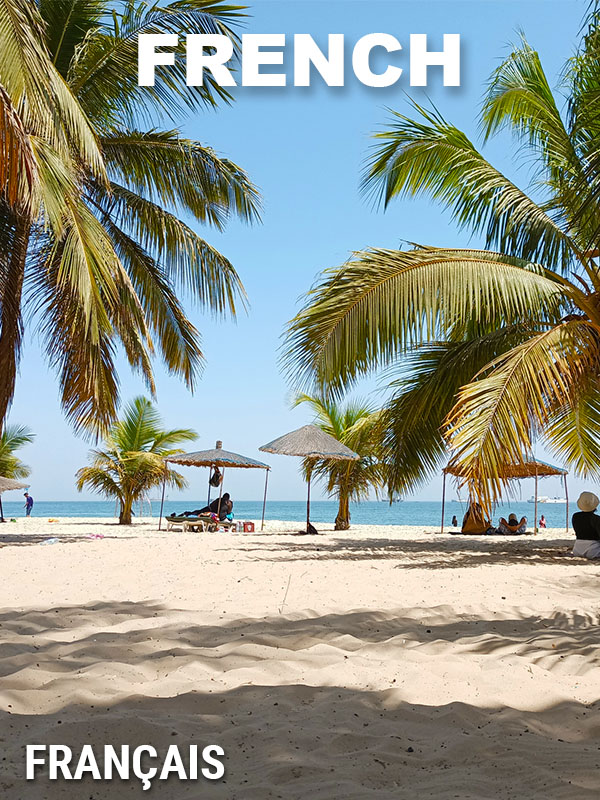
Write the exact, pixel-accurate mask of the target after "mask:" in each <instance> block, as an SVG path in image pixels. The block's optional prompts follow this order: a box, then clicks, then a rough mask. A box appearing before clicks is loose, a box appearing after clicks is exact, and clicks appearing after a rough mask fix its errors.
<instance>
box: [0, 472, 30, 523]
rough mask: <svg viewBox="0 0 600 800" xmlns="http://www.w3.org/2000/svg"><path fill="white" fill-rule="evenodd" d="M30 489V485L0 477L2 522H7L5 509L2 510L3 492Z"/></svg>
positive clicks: (0, 512)
mask: <svg viewBox="0 0 600 800" xmlns="http://www.w3.org/2000/svg"><path fill="white" fill-rule="evenodd" d="M28 487H29V484H28V483H21V482H20V481H15V480H13V478H5V477H4V476H2V475H0V522H6V520H5V519H4V509H3V508H2V497H1V495H2V492H10V491H11V490H12V489H27V488H28Z"/></svg>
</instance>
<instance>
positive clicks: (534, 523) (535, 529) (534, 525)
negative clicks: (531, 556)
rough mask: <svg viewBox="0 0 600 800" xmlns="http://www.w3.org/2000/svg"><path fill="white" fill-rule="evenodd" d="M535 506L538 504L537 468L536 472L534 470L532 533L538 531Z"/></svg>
mask: <svg viewBox="0 0 600 800" xmlns="http://www.w3.org/2000/svg"><path fill="white" fill-rule="evenodd" d="M537 506H538V474H537V470H536V472H535V503H534V506H533V516H534V520H533V532H534V533H537V532H538V507H537Z"/></svg>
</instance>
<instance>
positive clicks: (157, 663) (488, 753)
mask: <svg viewBox="0 0 600 800" xmlns="http://www.w3.org/2000/svg"><path fill="white" fill-rule="evenodd" d="M166 614H168V615H169V621H168V622H166V621H165V620H164V616H165V615H166ZM193 617H194V612H191V611H185V610H180V611H177V610H172V609H167V608H165V607H164V606H162V605H161V604H159V603H156V602H140V603H133V602H120V603H118V602H115V603H92V604H88V605H86V606H84V607H77V606H64V607H59V608H45V609H33V610H26V611H12V610H4V611H3V612H2V613H1V614H0V627H1V629H2V631H3V637H2V639H3V641H2V645H1V646H0V676H1V677H0V687H1V691H0V707H1V710H0V724H1V726H2V727H1V728H0V730H1V731H2V733H1V734H0V735H1V737H2V739H3V751H4V752H3V753H2V758H3V759H4V760H3V761H2V762H1V767H2V768H1V770H0V794H1V796H2V798H3V800H24V798H27V800H55V799H56V800H58V798H65V800H67V799H68V800H71V798H72V800H75V799H76V800H88V798H92V800H121V798H123V797H131V798H137V797H140V798H143V797H159V798H160V799H161V800H180V799H183V798H190V800H192V798H193V799H194V800H195V799H196V798H197V799H198V800H200V798H204V797H215V798H219V799H221V798H223V800H225V798H226V799H227V800H265V799H266V798H285V799H286V800H287V799H288V798H289V799H290V800H296V799H298V800H300V798H302V800H305V798H307V797H309V796H310V797H311V798H314V800H338V799H339V800H341V799H342V798H344V800H346V799H347V798H349V799H351V800H363V799H364V798H366V797H375V798H390V799H391V798H395V799H397V798H399V799H400V800H404V798H406V800H408V798H411V800H412V799H413V798H415V797H419V798H421V797H433V798H439V800H442V798H443V800H446V798H453V797H459V798H461V800H462V799H463V798H471V799H472V800H489V798H492V797H494V798H500V797H502V798H509V797H523V798H528V799H529V798H532V799H533V798H542V797H543V798H550V800H552V799H553V798H556V800H559V798H577V800H588V798H589V799H590V800H591V798H596V797H597V796H598V790H599V789H600V771H599V768H598V765H599V762H600V749H599V748H598V741H597V737H598V730H599V728H598V715H599V712H600V703H598V701H597V696H596V697H595V698H594V702H587V703H583V702H575V701H572V700H569V701H564V702H559V703H554V704H552V705H548V704H546V707H544V708H543V709H542V710H540V711H536V712H531V711H523V710H520V709H518V708H513V707H510V706H507V705H498V704H490V703H489V702H484V701H482V702H481V703H475V702H464V701H462V700H460V699H457V700H451V701H449V702H441V703H440V702H439V701H436V700H435V696H434V697H432V700H431V702H430V703H429V702H427V703H424V702H420V703H412V702H410V699H409V698H410V697H411V696H413V697H414V696H415V695H414V689H415V686H414V685H412V684H410V682H409V684H406V685H405V684H401V682H400V680H398V683H396V678H392V677H391V676H392V675H396V674H401V673H402V670H405V669H409V670H410V669H412V668H413V666H414V670H415V671H414V672H410V671H409V672H407V673H406V674H408V675H411V674H414V676H415V680H416V679H417V678H416V676H417V675H418V674H419V672H418V670H419V669H422V670H423V671H422V680H424V681H426V680H427V676H428V674H429V673H430V671H431V669H434V670H435V668H436V667H435V666H434V664H435V665H439V663H440V656H443V655H444V654H445V653H447V655H448V658H449V659H450V661H449V662H448V663H449V668H450V666H451V664H452V663H456V662H457V657H458V656H461V657H462V658H463V661H462V662H460V663H463V664H466V663H467V661H466V660H464V659H476V660H477V661H478V663H480V662H481V660H482V659H483V660H484V661H485V663H489V664H490V665H491V666H496V665H497V664H498V663H499V661H498V660H499V659H502V658H505V657H507V658H509V664H510V666H511V669H513V670H514V675H515V680H516V679H517V678H518V677H519V676H521V675H522V671H523V668H524V666H525V665H533V666H534V667H535V668H536V669H538V670H540V672H539V673H536V676H535V678H534V677H533V675H532V680H534V681H535V682H539V681H540V680H541V678H542V677H543V674H542V672H541V671H542V670H543V671H544V673H547V672H550V673H552V672H554V671H556V674H557V675H558V676H560V675H562V674H564V672H565V671H567V672H569V670H570V671H571V672H572V674H573V677H574V679H575V675H576V674H577V675H578V674H581V669H582V666H581V665H582V663H583V662H584V661H585V662H586V663H587V664H588V666H589V669H593V668H595V667H597V658H596V656H595V653H596V652H597V649H598V644H599V640H600V615H598V614H594V613H588V614H582V613H580V612H575V611H574V612H571V613H566V612H560V613H559V612H557V613H554V614H552V615H551V616H549V617H541V616H531V615H526V616H519V615H518V614H515V613H514V611H513V612H512V614H510V613H507V615H506V616H504V617H500V618H499V617H497V616H494V617H491V618H489V619H486V618H481V617H476V616H474V615H469V616H465V615H458V614H455V613H454V612H453V611H452V609H449V608H447V607H439V608H433V609H422V608H407V609H398V610H395V611H385V612H384V611H372V610H362V611H361V610H358V611H352V612H349V613H330V614H324V615H310V614H303V615H298V614H295V615H293V616H289V617H287V616H285V615H277V616H270V617H265V618H260V619H248V618H237V619H229V620H220V621H219V622H218V623H217V624H214V625H202V624H196V623H194V622H192V621H191V620H193ZM431 656H437V659H435V660H434V659H432V658H431ZM441 660H442V662H443V658H442V659H441ZM430 664H431V667H430V666H429V665H430ZM573 664H576V665H577V667H576V668H574V667H573ZM308 665H310V667H311V669H312V671H310V670H308ZM301 668H302V669H304V670H305V671H304V672H303V671H302V669H301ZM340 669H343V675H344V684H345V685H341V683H342V682H341V680H340V678H339V677H338V679H337V680H335V679H332V676H335V674H336V672H338V671H339V670H340ZM370 670H376V675H374V682H376V683H377V685H378V688H377V689H373V688H368V680H367V679H365V677H364V676H365V675H367V676H368V675H369V674H370V672H369V671H370ZM355 671H356V672H355ZM338 675H339V672H338ZM383 675H389V676H390V677H389V680H388V679H385V680H383V679H382V676H383ZM540 676H541V677H540ZM519 679H521V678H520V677H519ZM352 683H354V684H355V685H354V686H352V685H349V684H352ZM382 686H383V688H382ZM29 743H36V744H40V743H42V744H67V745H69V746H71V747H73V749H74V750H75V751H76V752H78V751H79V748H80V747H81V745H82V744H83V743H90V744H93V745H94V746H95V747H97V748H98V750H99V752H101V747H102V745H104V744H108V743H110V744H113V745H116V746H118V745H120V744H125V743H126V744H130V745H131V746H132V747H135V746H137V745H140V744H151V745H154V746H156V747H157V748H158V749H159V751H160V752H162V753H163V754H164V752H165V751H166V748H167V747H168V745H170V744H175V743H176V744H178V745H179V746H180V747H182V748H186V747H187V746H188V745H189V744H191V743H195V744H198V745H200V746H204V745H206V744H213V743H214V744H220V745H221V746H222V747H223V748H224V749H225V752H226V754H227V759H226V770H227V771H226V776H225V780H224V781H222V782H214V783H212V782H211V783H209V782H206V781H200V782H199V783H182V782H180V781H178V780H176V779H171V780H169V781H167V782H164V781H155V782H154V783H153V786H152V789H151V790H149V791H146V792H143V791H142V788H141V785H140V783H139V781H138V780H135V779H134V780H132V781H130V782H127V783H122V782H121V781H120V780H114V781H113V782H112V783H107V784H104V783H100V782H95V781H92V780H91V779H90V778H89V777H88V778H86V779H84V780H83V781H81V782H66V783H64V784H63V783H56V782H49V781H48V780H47V779H46V778H45V777H44V776H43V775H42V776H40V778H38V779H37V780H36V781H35V782H25V780H24V779H23V774H24V746H25V744H29Z"/></svg>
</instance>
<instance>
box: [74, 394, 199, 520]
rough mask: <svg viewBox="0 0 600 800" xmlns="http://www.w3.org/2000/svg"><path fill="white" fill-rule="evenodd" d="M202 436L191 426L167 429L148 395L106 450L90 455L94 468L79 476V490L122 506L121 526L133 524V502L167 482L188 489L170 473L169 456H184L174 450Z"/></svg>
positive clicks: (131, 409)
mask: <svg viewBox="0 0 600 800" xmlns="http://www.w3.org/2000/svg"><path fill="white" fill-rule="evenodd" d="M196 438H197V434H196V432H195V431H193V430H191V429H189V428H177V429H174V430H164V429H163V428H162V422H161V419H160V416H159V414H158V412H157V411H156V409H155V408H154V407H153V406H152V403H150V401H149V400H147V399H146V398H145V397H136V398H135V399H134V400H133V401H132V402H131V403H130V404H129V405H128V406H127V407H126V408H125V411H124V415H123V419H121V420H119V421H118V422H115V423H114V424H113V425H112V427H111V429H110V431H109V433H108V435H107V437H106V440H105V442H104V446H103V449H101V450H92V451H90V459H91V462H92V463H91V464H90V466H89V467H82V468H81V469H80V470H78V472H77V488H78V489H79V491H81V490H82V489H83V488H84V487H85V486H87V487H89V488H90V489H91V490H92V491H94V492H97V493H99V494H103V495H104V496H105V497H108V498H115V499H116V500H118V502H119V504H120V511H119V523H120V524H121V525H130V524H131V513H132V510H133V504H134V503H135V502H136V501H137V500H140V499H142V498H143V497H144V495H145V494H146V493H147V492H148V490H149V489H152V488H153V487H155V486H159V485H161V484H162V482H163V480H166V484H167V485H168V486H173V487H175V488H177V489H183V488H185V486H187V482H186V481H185V479H184V478H183V476H182V475H180V474H179V473H178V472H175V470H172V469H169V468H168V467H167V466H166V464H165V462H164V460H163V459H164V458H165V456H168V455H174V454H175V453H181V452H182V451H181V450H178V449H174V446H175V445H177V444H180V443H181V442H189V441H193V440H194V439H196Z"/></svg>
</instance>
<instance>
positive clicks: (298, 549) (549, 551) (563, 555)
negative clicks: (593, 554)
mask: <svg viewBox="0 0 600 800" xmlns="http://www.w3.org/2000/svg"><path fill="white" fill-rule="evenodd" d="M572 547H573V541H572V540H569V539H534V538H533V537H531V538H527V539H526V540H524V539H523V538H520V537H519V539H518V540H517V539H516V538H515V537H503V538H502V541H498V538H496V537H490V536H482V537H468V536H460V537H448V538H445V537H441V536H432V538H430V539H393V538H372V537H369V538H367V539H361V538H350V537H340V538H335V539H332V538H327V539H325V538H321V537H312V538H311V540H310V541H309V540H304V541H294V542H290V541H287V540H286V542H285V545H284V549H283V548H282V546H281V545H280V544H278V543H277V542H269V541H253V542H252V543H248V544H243V543H240V545H239V546H238V547H236V551H239V552H241V553H246V554H248V555H247V557H248V558H249V560H253V561H275V562H286V561H312V560H318V561H383V560H393V561H398V562H399V563H398V567H401V568H404V569H454V568H457V567H467V568H469V567H480V566H488V565H499V566H503V565H506V566H509V565H510V566H512V565H515V564H520V563H526V564H557V565H564V566H570V567H572V566H573V565H574V564H578V565H580V566H582V567H587V568H589V569H592V570H595V571H597V570H598V569H599V568H600V562H598V563H596V564H594V563H593V562H591V561H586V560H585V559H578V558H573V557H572V556H571V554H570V553H571V549H572Z"/></svg>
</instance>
